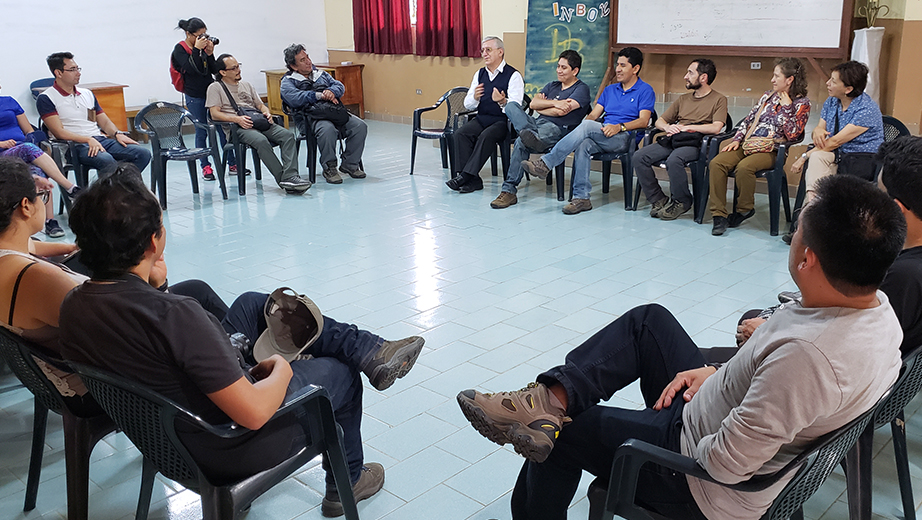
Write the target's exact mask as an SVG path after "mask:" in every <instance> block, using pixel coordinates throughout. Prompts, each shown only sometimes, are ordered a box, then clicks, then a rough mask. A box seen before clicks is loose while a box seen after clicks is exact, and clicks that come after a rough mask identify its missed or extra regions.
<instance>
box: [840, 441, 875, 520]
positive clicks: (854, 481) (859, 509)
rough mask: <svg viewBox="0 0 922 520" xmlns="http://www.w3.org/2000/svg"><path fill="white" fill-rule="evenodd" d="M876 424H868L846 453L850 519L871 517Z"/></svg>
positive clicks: (859, 519)
mask: <svg viewBox="0 0 922 520" xmlns="http://www.w3.org/2000/svg"><path fill="white" fill-rule="evenodd" d="M873 443H874V424H873V423H872V424H868V426H867V428H865V430H864V432H862V433H861V435H860V436H859V437H858V442H857V443H856V444H855V445H854V446H853V447H852V449H850V450H848V453H846V454H845V481H846V488H847V491H848V517H849V520H870V518H871V455H872V454H871V450H872V449H873Z"/></svg>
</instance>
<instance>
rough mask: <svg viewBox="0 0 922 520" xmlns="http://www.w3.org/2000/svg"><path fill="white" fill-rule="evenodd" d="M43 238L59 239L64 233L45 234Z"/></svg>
mask: <svg viewBox="0 0 922 520" xmlns="http://www.w3.org/2000/svg"><path fill="white" fill-rule="evenodd" d="M45 236H47V237H48V238H61V237H63V236H64V231H63V230H62V231H61V232H60V233H47V232H46V233H45Z"/></svg>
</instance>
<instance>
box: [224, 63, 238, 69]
mask: <svg viewBox="0 0 922 520" xmlns="http://www.w3.org/2000/svg"><path fill="white" fill-rule="evenodd" d="M241 65H243V64H242V63H238V64H237V65H234V66H233V67H228V68H226V69H224V70H240V66H241Z"/></svg>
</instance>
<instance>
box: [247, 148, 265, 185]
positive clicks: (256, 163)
mask: <svg viewBox="0 0 922 520" xmlns="http://www.w3.org/2000/svg"><path fill="white" fill-rule="evenodd" d="M250 154H251V155H253V171H254V172H255V173H256V180H258V181H261V180H262V179H263V165H262V161H260V160H259V153H258V152H257V151H256V148H250Z"/></svg>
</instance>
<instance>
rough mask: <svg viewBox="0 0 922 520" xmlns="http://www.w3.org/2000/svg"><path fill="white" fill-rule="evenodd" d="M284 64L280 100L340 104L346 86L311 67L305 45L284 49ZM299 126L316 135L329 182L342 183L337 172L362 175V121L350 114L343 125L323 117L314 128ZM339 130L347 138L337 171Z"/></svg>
mask: <svg viewBox="0 0 922 520" xmlns="http://www.w3.org/2000/svg"><path fill="white" fill-rule="evenodd" d="M285 65H286V66H287V67H288V73H287V74H285V75H284V76H283V77H282V82H281V95H282V101H284V102H285V103H287V104H288V106H290V107H291V108H294V109H296V110H297V109H308V108H310V107H311V106H313V105H314V104H316V103H318V102H320V101H329V102H331V103H335V104H341V103H340V100H339V98H341V97H342V96H343V94H345V93H346V87H345V86H343V84H342V83H341V82H339V81H336V80H335V79H333V76H331V75H330V74H329V73H328V72H326V71H322V70H318V69H317V68H316V67H314V64H313V62H312V61H311V58H310V56H308V55H307V51H306V50H304V45H301V44H300V43H293V44H291V45H289V46H288V47H287V48H286V49H285ZM295 122H296V123H297V124H298V125H302V124H303V119H302V118H297V117H296V121H295ZM299 128H300V130H301V131H302V132H309V131H313V132H314V135H315V136H317V146H318V147H319V148H320V164H322V165H323V178H324V179H326V181H327V182H328V183H330V184H342V182H343V179H342V177H341V176H340V175H339V172H342V173H345V174H346V175H348V176H350V177H352V178H353V179H364V178H365V172H364V171H362V169H361V167H360V166H359V164H360V163H361V162H362V152H364V151H365V137H366V136H367V135H368V126H367V125H366V124H365V121H362V120H361V119H360V118H358V117H356V116H355V115H353V114H350V115H349V121H348V122H347V123H346V124H345V125H344V126H343V127H342V128H337V127H336V126H335V125H334V124H333V123H332V122H330V121H327V120H324V119H315V120H314V127H313V129H310V128H304V127H300V126H299ZM340 132H342V135H343V136H344V137H345V138H346V150H345V151H344V152H343V155H342V164H340V165H339V172H337V171H336V140H337V138H338V137H339V135H340Z"/></svg>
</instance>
